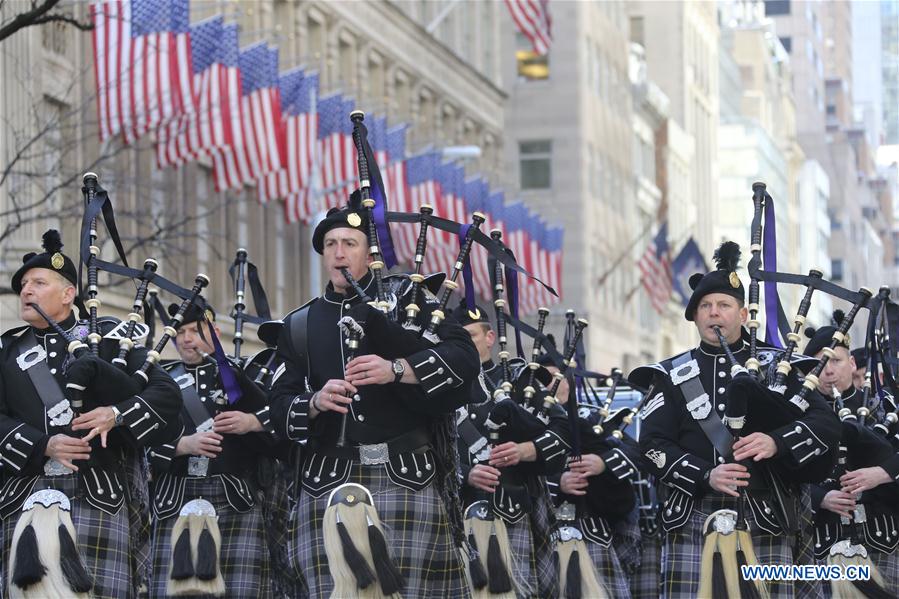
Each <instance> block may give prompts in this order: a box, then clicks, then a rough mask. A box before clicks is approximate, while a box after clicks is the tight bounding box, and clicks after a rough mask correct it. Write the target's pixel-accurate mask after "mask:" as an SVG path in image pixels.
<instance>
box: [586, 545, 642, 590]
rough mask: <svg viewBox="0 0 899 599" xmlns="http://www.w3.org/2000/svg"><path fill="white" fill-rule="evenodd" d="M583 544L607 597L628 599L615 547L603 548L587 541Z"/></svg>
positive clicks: (625, 580)
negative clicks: (607, 594)
mask: <svg viewBox="0 0 899 599" xmlns="http://www.w3.org/2000/svg"><path fill="white" fill-rule="evenodd" d="M584 544H585V545H586V546H587V551H588V552H589V553H590V559H591V560H592V561H593V567H594V568H596V575H597V576H598V577H599V583H600V584H601V585H603V586H604V587H605V589H606V591H607V592H608V593H609V596H610V597H614V598H615V599H630V596H631V591H630V588H629V587H628V581H627V576H625V575H624V570H623V569H622V567H621V562H619V561H618V555H617V554H616V553H615V546H614V545H609V546H608V547H603V546H602V545H600V544H599V543H594V542H592V541H589V540H587V539H584Z"/></svg>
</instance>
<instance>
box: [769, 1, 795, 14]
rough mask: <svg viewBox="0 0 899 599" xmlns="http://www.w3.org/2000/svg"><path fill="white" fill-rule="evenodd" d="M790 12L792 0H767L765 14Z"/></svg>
mask: <svg viewBox="0 0 899 599" xmlns="http://www.w3.org/2000/svg"><path fill="white" fill-rule="evenodd" d="M788 14H790V0H765V16H768V17H771V16H774V15H788Z"/></svg>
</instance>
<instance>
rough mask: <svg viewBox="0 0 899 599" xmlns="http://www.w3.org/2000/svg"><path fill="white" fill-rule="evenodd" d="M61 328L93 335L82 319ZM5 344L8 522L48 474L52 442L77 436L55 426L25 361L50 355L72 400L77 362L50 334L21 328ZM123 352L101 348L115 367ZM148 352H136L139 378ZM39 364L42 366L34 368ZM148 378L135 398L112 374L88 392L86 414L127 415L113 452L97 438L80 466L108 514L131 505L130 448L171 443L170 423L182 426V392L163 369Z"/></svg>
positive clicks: (0, 390) (2, 390)
mask: <svg viewBox="0 0 899 599" xmlns="http://www.w3.org/2000/svg"><path fill="white" fill-rule="evenodd" d="M60 324H61V326H62V327H63V328H64V329H66V330H68V331H69V332H70V333H72V334H74V335H75V336H76V337H84V336H85V335H86V332H87V324H86V323H85V322H76V320H75V317H74V315H70V316H69V317H68V318H67V319H65V320H64V321H63V322H62V323H60ZM117 324H118V321H117V320H115V319H112V318H101V319H100V330H101V333H102V334H104V335H109V334H110V332H111V331H112V330H113V329H114V328H115V326H116V325H117ZM0 342H2V348H0V459H2V462H3V468H2V472H3V475H4V486H3V491H2V494H0V496H2V497H3V500H2V503H0V515H3V516H6V515H9V514H10V513H12V512H14V511H16V510H17V509H18V508H19V506H21V503H22V501H23V500H24V498H25V497H26V496H27V494H28V491H29V490H30V488H31V484H33V482H34V479H35V477H37V476H38V475H40V474H43V473H44V464H45V463H46V462H47V460H48V458H47V457H46V456H45V455H44V451H45V449H46V447H47V442H48V441H49V439H50V437H51V436H53V435H55V434H58V433H64V434H69V435H71V434H72V431H71V428H70V426H69V425H59V426H57V425H55V424H53V423H52V422H51V420H52V419H51V417H50V416H48V414H47V407H45V405H44V402H43V401H42V400H41V397H40V395H39V394H38V391H37V390H36V388H35V386H34V383H33V382H32V379H31V378H30V375H29V372H28V370H29V368H27V367H24V368H23V365H27V364H29V363H30V362H29V361H28V360H21V359H20V358H21V356H22V354H24V353H27V352H29V350H31V355H35V352H40V351H43V352H44V353H45V354H46V358H45V359H44V360H43V362H44V363H45V364H46V367H48V368H49V372H50V374H51V375H52V377H53V378H54V379H55V382H56V384H58V386H59V387H60V390H61V391H60V392H61V395H62V396H65V395H66V391H65V386H66V370H67V367H68V366H69V364H70V363H71V362H72V360H73V358H72V357H71V356H69V355H68V353H67V350H66V346H67V343H66V341H65V339H63V338H62V337H61V336H60V335H58V334H56V333H54V332H52V331H50V330H39V329H33V328H31V327H20V328H16V329H12V330H10V331H7V332H6V333H4V334H3V336H2V337H0ZM118 353H119V343H118V340H116V339H114V338H109V337H104V339H103V340H102V341H101V343H100V357H101V358H102V359H103V360H104V361H107V362H109V361H111V360H112V358H114V357H116V356H117V355H118ZM146 354H147V352H146V350H145V349H144V348H142V347H135V348H134V349H132V350H131V352H130V353H129V355H128V368H127V371H128V372H129V373H133V372H134V371H136V370H137V369H139V368H140V367H141V365H142V364H143V363H144V361H145V358H146ZM39 361H40V360H39ZM35 366H40V365H38V364H34V365H32V366H31V367H35ZM40 367H41V368H43V366H40ZM110 367H111V368H115V367H114V366H112V365H110ZM123 375H124V373H123ZM148 375H149V382H148V383H147V385H146V386H145V387H144V388H143V389H142V390H140V392H139V393H137V394H134V395H132V394H130V392H129V391H130V390H131V388H133V386H128V385H125V386H122V385H117V384H115V382H114V381H113V380H112V379H111V378H110V377H109V376H108V375H107V376H103V375H102V374H101V375H99V376H97V377H95V379H94V380H93V381H91V383H90V384H89V385H88V386H87V388H86V390H85V391H84V407H83V412H87V411H90V410H92V409H93V408H96V407H99V406H115V407H116V408H118V410H119V412H120V413H121V414H122V416H123V423H122V425H121V426H118V427H115V428H113V429H112V431H110V433H109V435H108V439H107V447H106V448H105V449H104V448H102V447H101V446H100V438H99V437H97V438H95V439H94V440H93V441H92V442H91V457H90V459H89V460H87V461H86V462H79V463H78V466H79V474H80V475H81V480H82V483H83V484H84V486H85V490H86V492H87V496H88V500H89V501H90V502H91V503H92V504H93V505H95V506H96V507H98V508H100V509H104V510H106V511H110V512H114V511H117V510H118V508H119V507H120V506H121V504H122V502H123V500H124V493H123V490H124V477H123V467H122V466H123V455H124V452H125V450H126V449H127V448H129V447H142V446H147V445H151V444H154V443H161V442H165V441H167V440H168V439H170V438H171V437H170V434H171V433H170V430H171V429H170V427H169V424H170V423H171V422H173V421H175V420H177V417H178V412H179V411H180V410H181V394H180V393H179V391H178V387H177V385H175V383H174V381H172V379H171V377H169V376H168V375H167V374H166V373H165V372H164V371H163V370H162V369H161V368H158V367H156V366H154V367H151V368H150V369H149V371H148ZM104 379H105V380H104ZM135 385H136V383H135ZM81 434H83V433H81V432H79V433H78V435H81ZM29 481H30V482H29Z"/></svg>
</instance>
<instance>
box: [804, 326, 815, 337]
mask: <svg viewBox="0 0 899 599" xmlns="http://www.w3.org/2000/svg"><path fill="white" fill-rule="evenodd" d="M817 332H818V329H816V328H815V327H805V330H804V331H803V333H805V336H806V337H808V338H809V339H811V338H812V337H814V336H815V333H817Z"/></svg>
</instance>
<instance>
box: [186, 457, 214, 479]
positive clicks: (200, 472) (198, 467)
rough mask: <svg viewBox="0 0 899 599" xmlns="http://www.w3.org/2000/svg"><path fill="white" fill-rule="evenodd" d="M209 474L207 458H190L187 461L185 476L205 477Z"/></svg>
mask: <svg viewBox="0 0 899 599" xmlns="http://www.w3.org/2000/svg"><path fill="white" fill-rule="evenodd" d="M208 472H209V458H207V457H205V456H191V457H190V458H188V460H187V474H188V475H189V476H206V474H207V473H208Z"/></svg>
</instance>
